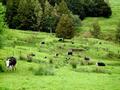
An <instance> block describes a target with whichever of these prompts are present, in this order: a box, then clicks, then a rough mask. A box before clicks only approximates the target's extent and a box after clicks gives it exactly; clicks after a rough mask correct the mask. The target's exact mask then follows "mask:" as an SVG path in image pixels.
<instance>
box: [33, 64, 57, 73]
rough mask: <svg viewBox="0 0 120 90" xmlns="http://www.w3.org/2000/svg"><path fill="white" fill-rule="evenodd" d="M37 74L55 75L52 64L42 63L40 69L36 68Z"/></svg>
mask: <svg viewBox="0 0 120 90" xmlns="http://www.w3.org/2000/svg"><path fill="white" fill-rule="evenodd" d="M34 74H35V75H54V74H55V72H54V69H53V67H51V66H47V65H40V66H39V68H38V69H36V70H34Z"/></svg>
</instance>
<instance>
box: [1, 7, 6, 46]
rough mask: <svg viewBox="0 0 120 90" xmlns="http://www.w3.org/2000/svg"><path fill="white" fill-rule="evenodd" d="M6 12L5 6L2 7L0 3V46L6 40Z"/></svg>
mask: <svg viewBox="0 0 120 90" xmlns="http://www.w3.org/2000/svg"><path fill="white" fill-rule="evenodd" d="M4 12H5V9H4V7H1V5H0V48H1V47H2V45H3V41H4V29H5V25H4V24H5V23H4Z"/></svg>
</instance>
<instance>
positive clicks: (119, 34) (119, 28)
mask: <svg viewBox="0 0 120 90" xmlns="http://www.w3.org/2000/svg"><path fill="white" fill-rule="evenodd" d="M116 41H117V42H118V43H120V21H119V23H118V25H117V29H116Z"/></svg>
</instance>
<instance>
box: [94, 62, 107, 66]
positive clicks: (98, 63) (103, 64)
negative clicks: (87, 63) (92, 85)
mask: <svg viewBox="0 0 120 90" xmlns="http://www.w3.org/2000/svg"><path fill="white" fill-rule="evenodd" d="M96 65H97V66H106V65H105V63H103V62H97V63H96Z"/></svg>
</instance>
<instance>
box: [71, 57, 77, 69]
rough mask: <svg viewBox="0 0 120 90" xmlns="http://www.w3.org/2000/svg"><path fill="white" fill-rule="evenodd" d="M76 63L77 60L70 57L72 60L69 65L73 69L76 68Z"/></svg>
mask: <svg viewBox="0 0 120 90" xmlns="http://www.w3.org/2000/svg"><path fill="white" fill-rule="evenodd" d="M77 64H78V61H77V60H74V59H72V60H71V61H70V65H71V66H72V68H73V69H76V68H77Z"/></svg>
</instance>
